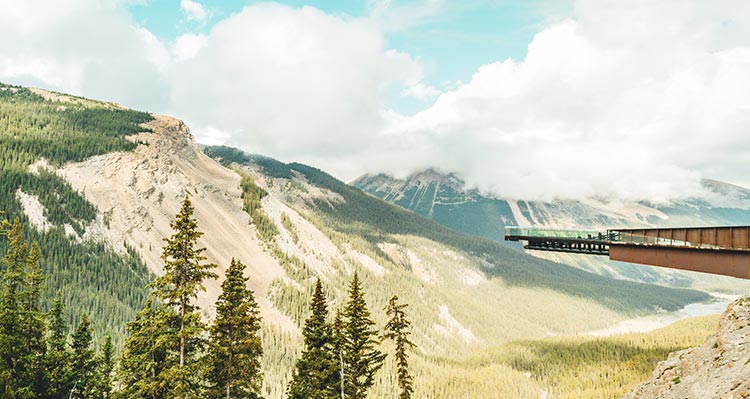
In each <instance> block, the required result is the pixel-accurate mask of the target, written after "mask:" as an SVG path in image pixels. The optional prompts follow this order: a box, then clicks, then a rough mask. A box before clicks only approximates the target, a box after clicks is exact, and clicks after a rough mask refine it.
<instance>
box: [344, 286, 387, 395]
mask: <svg viewBox="0 0 750 399" xmlns="http://www.w3.org/2000/svg"><path fill="white" fill-rule="evenodd" d="M343 316H344V334H343V337H344V342H343V349H344V350H343V352H344V353H343V358H344V372H345V375H344V391H345V393H346V397H347V398H349V399H365V398H366V397H367V391H368V390H369V389H370V387H372V385H373V383H374V377H375V373H376V372H377V371H378V370H379V369H380V367H381V366H382V365H383V361H384V360H385V354H383V353H382V352H380V351H379V350H378V349H377V348H376V345H378V344H380V341H379V340H378V331H377V330H376V329H374V328H373V326H374V325H375V322H374V321H372V319H371V318H370V311H369V310H368V309H367V303H366V302H365V298H364V293H363V292H362V287H361V285H360V282H359V276H358V275H357V273H354V278H353V279H352V282H351V283H350V284H349V301H348V302H347V303H346V306H345V307H344V312H343Z"/></svg>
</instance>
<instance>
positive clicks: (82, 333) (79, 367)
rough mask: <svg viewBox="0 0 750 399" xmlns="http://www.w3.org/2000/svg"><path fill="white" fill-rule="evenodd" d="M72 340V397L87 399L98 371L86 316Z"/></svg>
mask: <svg viewBox="0 0 750 399" xmlns="http://www.w3.org/2000/svg"><path fill="white" fill-rule="evenodd" d="M71 338H72V339H71V341H72V342H71V344H70V349H71V356H70V360H71V361H70V369H71V377H72V380H73V388H72V390H71V392H72V394H71V395H70V396H71V397H72V398H78V399H85V398H87V397H90V393H91V390H92V388H93V386H94V382H95V381H94V375H95V374H94V372H95V371H96V360H95V358H94V349H93V348H92V346H91V344H92V342H93V337H92V336H91V323H90V322H89V318H88V317H87V316H86V315H85V314H84V315H83V316H81V322H80V323H79V324H78V327H76V330H75V332H73V336H72V337H71Z"/></svg>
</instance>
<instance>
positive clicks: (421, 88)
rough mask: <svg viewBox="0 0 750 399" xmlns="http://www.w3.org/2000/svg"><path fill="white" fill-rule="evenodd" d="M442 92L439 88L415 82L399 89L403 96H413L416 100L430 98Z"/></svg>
mask: <svg viewBox="0 0 750 399" xmlns="http://www.w3.org/2000/svg"><path fill="white" fill-rule="evenodd" d="M440 93H442V92H441V91H440V90H438V89H436V88H434V87H432V86H430V85H426V84H424V83H415V84H413V85H411V86H408V87H406V88H405V89H403V90H401V95H402V96H404V97H414V98H416V99H417V100H430V99H433V98H435V97H437V96H439V95H440Z"/></svg>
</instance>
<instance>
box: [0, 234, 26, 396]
mask: <svg viewBox="0 0 750 399" xmlns="http://www.w3.org/2000/svg"><path fill="white" fill-rule="evenodd" d="M6 237H7V238H8V244H7V248H6V252H5V257H4V259H3V263H4V264H3V265H2V266H3V267H2V269H3V274H2V285H1V286H0V289H1V290H2V292H1V295H0V397H2V398H31V397H34V396H35V395H34V392H33V383H34V382H33V366H32V365H31V364H30V363H29V357H28V355H29V353H28V352H27V351H26V339H25V337H24V333H25V326H24V320H23V313H24V305H25V304H24V294H25V292H24V291H25V285H26V277H27V276H26V265H27V262H28V245H27V244H26V242H25V241H24V239H23V225H22V224H21V222H20V221H19V220H18V219H16V220H15V221H14V223H13V225H12V226H11V227H10V230H9V231H7V233H6Z"/></svg>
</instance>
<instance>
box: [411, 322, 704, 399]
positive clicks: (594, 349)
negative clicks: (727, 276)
mask: <svg viewBox="0 0 750 399" xmlns="http://www.w3.org/2000/svg"><path fill="white" fill-rule="evenodd" d="M718 320H719V316H718V315H713V316H703V317H696V318H692V319H687V320H683V321H680V322H677V323H674V324H672V325H670V326H667V327H665V328H662V329H659V330H655V331H651V332H647V333H638V334H626V335H620V336H613V337H607V338H592V337H561V338H549V339H543V340H525V341H514V342H511V343H508V344H505V345H501V346H498V347H495V348H489V349H487V350H485V351H482V352H481V353H473V354H471V355H469V356H467V357H465V358H463V359H460V360H445V361H443V362H438V364H441V366H439V367H433V368H431V369H430V372H429V374H428V375H425V376H424V378H425V387H423V388H422V389H424V390H423V391H421V392H419V393H421V394H422V395H421V396H420V397H434V396H438V397H446V398H448V397H471V398H505V397H517V398H535V399H536V398H539V397H540V392H541V391H542V390H546V391H547V392H548V393H549V394H550V397H554V398H560V399H605V398H607V399H608V398H618V397H620V396H622V395H623V394H625V393H626V392H627V391H628V390H630V389H631V388H632V387H633V386H634V385H635V384H637V383H638V382H640V381H643V380H645V379H646V378H648V376H649V375H650V374H651V372H652V371H653V370H654V368H655V367H656V364H657V363H658V362H659V361H662V360H664V359H666V358H667V355H668V354H669V353H670V352H673V351H677V350H682V349H685V348H689V347H693V346H698V345H700V344H702V343H703V341H705V339H706V337H707V336H708V335H710V334H713V333H714V332H715V331H716V325H717V323H718ZM419 361H422V359H420V360H419ZM427 386H429V388H428V389H425V388H426V387H427ZM458 387H460V388H458Z"/></svg>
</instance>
